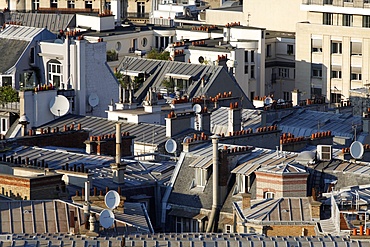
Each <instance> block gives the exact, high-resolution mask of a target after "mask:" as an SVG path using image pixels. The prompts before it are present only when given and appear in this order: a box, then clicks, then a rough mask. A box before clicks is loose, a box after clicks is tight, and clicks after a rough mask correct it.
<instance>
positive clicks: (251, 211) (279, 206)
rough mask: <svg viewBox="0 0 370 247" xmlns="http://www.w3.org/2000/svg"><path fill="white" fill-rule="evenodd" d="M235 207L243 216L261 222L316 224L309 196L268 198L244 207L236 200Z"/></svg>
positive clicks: (245, 218)
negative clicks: (312, 215)
mask: <svg viewBox="0 0 370 247" xmlns="http://www.w3.org/2000/svg"><path fill="white" fill-rule="evenodd" d="M234 207H235V208H236V210H237V212H238V213H239V214H240V216H241V218H243V219H244V220H246V221H248V222H253V223H257V224H258V223H260V224H271V223H274V224H278V223H281V224H284V223H285V224H293V223H294V222H299V223H305V224H316V223H315V222H313V221H312V217H311V208H310V203H309V200H308V198H307V197H303V198H299V197H297V198H289V197H284V198H279V199H272V200H271V199H266V200H263V201H261V202H257V203H256V204H254V205H252V206H251V208H248V209H244V210H243V209H242V202H241V201H239V202H235V203H234Z"/></svg>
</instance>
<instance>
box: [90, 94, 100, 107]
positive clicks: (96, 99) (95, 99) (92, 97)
mask: <svg viewBox="0 0 370 247" xmlns="http://www.w3.org/2000/svg"><path fill="white" fill-rule="evenodd" d="M98 104H99V97H98V95H96V93H92V94H90V96H89V105H90V106H91V107H95V106H97V105H98Z"/></svg>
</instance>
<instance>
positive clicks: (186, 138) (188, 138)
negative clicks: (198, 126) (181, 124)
mask: <svg viewBox="0 0 370 247" xmlns="http://www.w3.org/2000/svg"><path fill="white" fill-rule="evenodd" d="M190 139H191V137H190V136H185V137H184V139H183V140H182V143H186V141H187V140H190Z"/></svg>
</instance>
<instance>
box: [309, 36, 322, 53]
mask: <svg viewBox="0 0 370 247" xmlns="http://www.w3.org/2000/svg"><path fill="white" fill-rule="evenodd" d="M311 44H312V52H322V39H312V40H311Z"/></svg>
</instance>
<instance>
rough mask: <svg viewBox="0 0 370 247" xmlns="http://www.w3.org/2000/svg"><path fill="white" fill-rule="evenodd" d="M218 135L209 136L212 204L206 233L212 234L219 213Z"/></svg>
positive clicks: (215, 227)
mask: <svg viewBox="0 0 370 247" xmlns="http://www.w3.org/2000/svg"><path fill="white" fill-rule="evenodd" d="M219 138H220V136H219V135H213V136H211V139H212V146H213V162H212V163H213V165H212V169H213V175H212V179H213V202H212V211H211V216H210V217H209V221H208V226H207V232H212V231H215V230H216V229H217V222H218V216H219V215H218V214H219V212H220V205H219V199H218V194H219V191H218V140H219Z"/></svg>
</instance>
